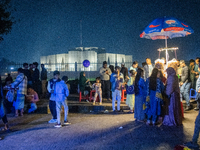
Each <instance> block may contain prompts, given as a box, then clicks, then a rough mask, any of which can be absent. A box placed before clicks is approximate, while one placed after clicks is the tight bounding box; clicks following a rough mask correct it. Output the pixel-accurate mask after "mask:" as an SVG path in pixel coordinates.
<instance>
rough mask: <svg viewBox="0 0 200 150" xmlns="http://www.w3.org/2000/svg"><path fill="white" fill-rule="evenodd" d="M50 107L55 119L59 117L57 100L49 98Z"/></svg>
mask: <svg viewBox="0 0 200 150" xmlns="http://www.w3.org/2000/svg"><path fill="white" fill-rule="evenodd" d="M49 109H50V111H51V114H52V116H53V119H57V112H56V102H55V101H52V100H49Z"/></svg>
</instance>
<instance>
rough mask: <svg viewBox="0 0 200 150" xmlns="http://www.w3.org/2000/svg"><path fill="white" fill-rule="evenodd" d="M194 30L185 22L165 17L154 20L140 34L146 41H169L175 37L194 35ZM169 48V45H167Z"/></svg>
mask: <svg viewBox="0 0 200 150" xmlns="http://www.w3.org/2000/svg"><path fill="white" fill-rule="evenodd" d="M193 32H194V31H193V29H192V28H191V27H190V26H189V25H188V24H186V23H185V22H183V21H180V20H178V19H176V18H174V17H163V18H157V19H155V20H153V21H152V22H151V23H150V24H149V25H148V26H147V27H146V28H145V29H144V31H143V32H142V33H141V34H140V37H141V38H146V39H152V40H157V39H166V41H167V39H168V38H170V39H172V38H175V37H185V36H187V35H190V34H192V33H193ZM165 46H166V47H167V43H166V45H165Z"/></svg>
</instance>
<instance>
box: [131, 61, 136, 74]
mask: <svg viewBox="0 0 200 150" xmlns="http://www.w3.org/2000/svg"><path fill="white" fill-rule="evenodd" d="M137 68H138V62H137V61H134V62H133V64H132V66H131V67H130V68H129V71H130V70H134V71H136V72H137Z"/></svg>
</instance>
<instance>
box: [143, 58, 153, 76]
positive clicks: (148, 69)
mask: <svg viewBox="0 0 200 150" xmlns="http://www.w3.org/2000/svg"><path fill="white" fill-rule="evenodd" d="M146 63H147V65H145V66H144V80H146V79H147V78H149V77H150V76H151V73H152V70H153V65H152V64H151V59H150V58H146Z"/></svg>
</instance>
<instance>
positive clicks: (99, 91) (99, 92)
mask: <svg viewBox="0 0 200 150" xmlns="http://www.w3.org/2000/svg"><path fill="white" fill-rule="evenodd" d="M100 82H101V78H100V77H97V78H96V83H94V84H93V85H92V87H93V88H95V95H94V101H93V105H95V102H96V98H97V96H98V95H99V100H100V103H99V105H102V89H101V83H100Z"/></svg>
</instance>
